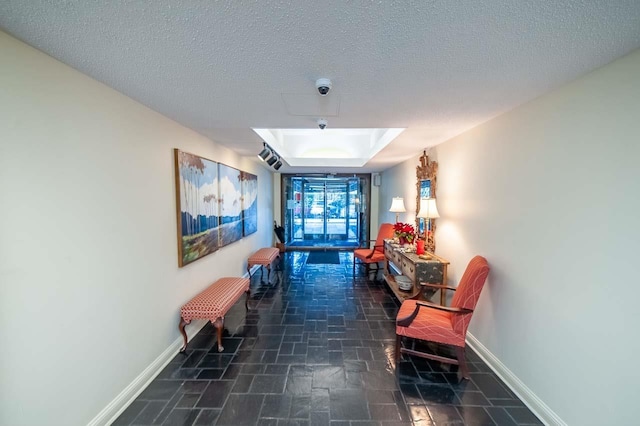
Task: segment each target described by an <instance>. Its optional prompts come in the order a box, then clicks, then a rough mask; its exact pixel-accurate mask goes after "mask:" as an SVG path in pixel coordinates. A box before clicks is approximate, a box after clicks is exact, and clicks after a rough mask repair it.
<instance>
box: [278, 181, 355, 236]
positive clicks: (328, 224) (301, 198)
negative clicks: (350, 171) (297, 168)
mask: <svg viewBox="0 0 640 426" xmlns="http://www.w3.org/2000/svg"><path fill="white" fill-rule="evenodd" d="M283 185H284V188H285V194H284V195H285V197H284V198H285V200H283V201H284V205H283V207H284V209H283V211H284V212H285V218H284V219H285V220H284V222H285V225H286V226H285V232H286V231H289V232H288V234H289V235H288V238H287V239H288V244H289V245H293V246H296V245H297V246H301V247H303V246H336V247H341V246H345V247H354V246H357V245H358V243H359V241H360V239H361V232H362V218H363V212H364V209H363V200H364V196H363V193H362V187H363V180H362V178H360V177H356V176H351V177H326V178H325V177H311V176H309V177H304V176H292V177H285V178H283Z"/></svg>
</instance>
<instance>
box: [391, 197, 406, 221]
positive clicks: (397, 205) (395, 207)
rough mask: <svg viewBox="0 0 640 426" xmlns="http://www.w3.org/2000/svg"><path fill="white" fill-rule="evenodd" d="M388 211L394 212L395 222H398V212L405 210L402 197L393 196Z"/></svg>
mask: <svg viewBox="0 0 640 426" xmlns="http://www.w3.org/2000/svg"><path fill="white" fill-rule="evenodd" d="M389 211H390V212H391V213H395V214H396V223H398V222H400V213H404V212H406V211H407V209H405V208H404V199H403V198H402V197H393V201H391V208H390V209H389Z"/></svg>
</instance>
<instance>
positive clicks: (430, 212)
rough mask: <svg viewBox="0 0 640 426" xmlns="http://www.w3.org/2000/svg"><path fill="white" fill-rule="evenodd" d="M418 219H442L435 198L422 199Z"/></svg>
mask: <svg viewBox="0 0 640 426" xmlns="http://www.w3.org/2000/svg"><path fill="white" fill-rule="evenodd" d="M416 217H422V218H426V219H435V218H438V217H440V214H438V207H436V199H435V198H421V199H420V211H419V212H418V215H417V216H416Z"/></svg>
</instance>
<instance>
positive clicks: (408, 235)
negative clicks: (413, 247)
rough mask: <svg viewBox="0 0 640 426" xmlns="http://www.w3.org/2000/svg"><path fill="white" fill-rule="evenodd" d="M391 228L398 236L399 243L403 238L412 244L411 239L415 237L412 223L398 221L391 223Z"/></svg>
mask: <svg viewBox="0 0 640 426" xmlns="http://www.w3.org/2000/svg"><path fill="white" fill-rule="evenodd" d="M393 230H394V231H395V232H394V234H393V235H394V236H395V237H396V238H398V239H399V240H400V241H401V243H402V240H405V241H406V242H407V243H409V244H413V240H414V239H415V237H416V230H415V228H414V227H413V225H410V224H408V223H402V222H398V223H396V224H395V225H393Z"/></svg>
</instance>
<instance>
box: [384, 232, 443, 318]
mask: <svg viewBox="0 0 640 426" xmlns="http://www.w3.org/2000/svg"><path fill="white" fill-rule="evenodd" d="M425 255H426V256H428V259H424V258H421V257H419V256H418V255H417V254H415V253H410V252H404V250H402V249H401V248H400V247H399V246H397V245H395V244H393V243H392V241H391V240H385V242H384V256H385V268H384V279H385V281H386V282H387V285H388V286H389V288H391V291H392V292H393V294H394V295H395V296H396V297H397V298H398V300H399V301H400V303H402V302H403V301H405V300H406V299H410V298H412V297H413V298H415V297H419V298H420V299H427V300H428V299H430V298H431V297H432V296H433V295H434V293H435V292H436V290H433V289H430V288H428V287H425V288H424V289H423V288H421V287H422V286H420V283H428V284H444V285H446V284H447V267H448V266H449V261H448V260H446V259H443V258H441V257H439V256H436V255H435V254H433V253H425ZM396 275H404V276H406V277H408V278H409V279H411V281H412V282H413V285H412V288H411V290H409V291H404V290H400V288H399V287H398V283H397V282H396V279H395V276H396ZM440 304H441V305H444V304H445V292H443V291H440Z"/></svg>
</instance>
